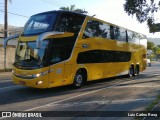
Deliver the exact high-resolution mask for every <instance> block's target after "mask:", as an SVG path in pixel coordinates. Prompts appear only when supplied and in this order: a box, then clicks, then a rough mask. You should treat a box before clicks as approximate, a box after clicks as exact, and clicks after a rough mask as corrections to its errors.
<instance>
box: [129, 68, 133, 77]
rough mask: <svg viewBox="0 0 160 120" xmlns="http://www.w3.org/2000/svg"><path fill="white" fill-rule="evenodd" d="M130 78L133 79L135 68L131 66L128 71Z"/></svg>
mask: <svg viewBox="0 0 160 120" xmlns="http://www.w3.org/2000/svg"><path fill="white" fill-rule="evenodd" d="M128 76H129V77H133V76H134V67H133V66H130V68H129V71H128Z"/></svg>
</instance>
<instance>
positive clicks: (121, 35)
mask: <svg viewBox="0 0 160 120" xmlns="http://www.w3.org/2000/svg"><path fill="white" fill-rule="evenodd" d="M115 35H116V38H117V39H116V40H118V41H123V42H126V31H125V29H123V28H116V29H115Z"/></svg>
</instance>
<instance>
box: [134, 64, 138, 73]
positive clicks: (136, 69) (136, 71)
mask: <svg viewBox="0 0 160 120" xmlns="http://www.w3.org/2000/svg"><path fill="white" fill-rule="evenodd" d="M134 75H139V66H138V65H137V66H136V68H135V70H134Z"/></svg>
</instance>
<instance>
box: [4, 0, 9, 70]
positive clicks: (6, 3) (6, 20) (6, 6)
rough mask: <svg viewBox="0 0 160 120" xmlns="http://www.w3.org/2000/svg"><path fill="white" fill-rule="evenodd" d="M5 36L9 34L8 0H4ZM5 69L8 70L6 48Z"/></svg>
mask: <svg viewBox="0 0 160 120" xmlns="http://www.w3.org/2000/svg"><path fill="white" fill-rule="evenodd" d="M4 3H5V5H4V6H5V8H4V10H5V11H4V38H7V36H8V32H7V31H8V14H7V13H8V0H4ZM4 70H5V71H6V48H5V49H4Z"/></svg>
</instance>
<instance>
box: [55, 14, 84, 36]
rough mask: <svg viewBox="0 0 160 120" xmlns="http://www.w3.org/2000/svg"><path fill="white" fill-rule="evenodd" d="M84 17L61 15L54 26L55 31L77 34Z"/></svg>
mask: <svg viewBox="0 0 160 120" xmlns="http://www.w3.org/2000/svg"><path fill="white" fill-rule="evenodd" d="M83 21H84V17H82V16H78V15H74V14H68V13H63V14H62V15H61V17H60V19H59V22H58V24H57V25H56V28H55V30H56V31H59V32H73V33H75V34H78V33H79V31H80V29H81V26H82V24H83Z"/></svg>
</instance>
